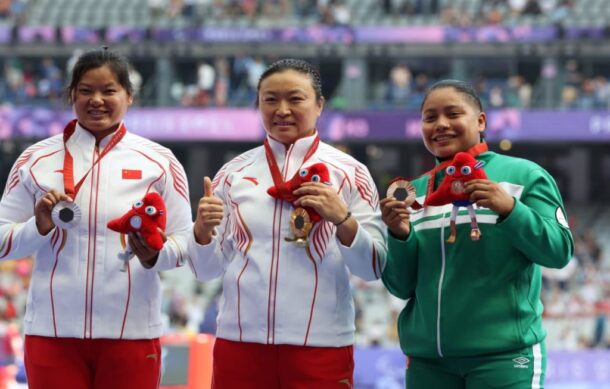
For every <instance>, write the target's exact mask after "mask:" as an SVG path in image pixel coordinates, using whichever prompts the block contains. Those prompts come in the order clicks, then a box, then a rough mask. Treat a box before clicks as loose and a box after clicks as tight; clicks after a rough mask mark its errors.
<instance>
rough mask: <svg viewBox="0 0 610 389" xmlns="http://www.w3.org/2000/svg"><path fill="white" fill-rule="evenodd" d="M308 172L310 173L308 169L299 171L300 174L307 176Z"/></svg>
mask: <svg viewBox="0 0 610 389" xmlns="http://www.w3.org/2000/svg"><path fill="white" fill-rule="evenodd" d="M307 173H309V172H308V171H307V169H301V170H300V171H299V176H301V177H305V176H306V175H307Z"/></svg>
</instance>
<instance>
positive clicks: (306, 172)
mask: <svg viewBox="0 0 610 389" xmlns="http://www.w3.org/2000/svg"><path fill="white" fill-rule="evenodd" d="M304 182H321V183H323V184H326V185H330V174H329V172H328V168H327V167H326V165H325V164H323V163H321V162H318V163H314V164H313V165H311V166H308V167H304V168H301V169H300V170H299V171H298V172H297V173H296V174H295V175H294V176H293V177H292V178H291V179H290V180H288V181H286V182H283V183H282V184H280V185H278V186H275V185H274V186H272V187H270V188H269V189H267V193H269V194H270V195H271V197H274V198H276V199H282V200H285V201H288V202H290V203H294V202H295V201H296V200H297V198H298V197H297V196H295V195H294V194H293V193H292V192H293V191H295V190H296V189H297V188H299V187H300V186H301V184H302V183H304ZM305 211H307V214H308V215H309V218H310V219H311V221H312V223H315V222H317V221H319V220H320V219H322V217H321V216H320V215H319V214H318V213H317V212H316V211H315V210H314V209H313V208H311V207H305Z"/></svg>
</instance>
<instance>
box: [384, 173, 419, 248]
mask: <svg viewBox="0 0 610 389" xmlns="http://www.w3.org/2000/svg"><path fill="white" fill-rule="evenodd" d="M414 202H415V188H414V187H413V185H412V184H411V183H410V182H409V181H407V180H404V179H397V180H394V181H393V182H392V184H391V185H390V187H389V188H388V193H387V197H386V198H385V199H383V200H381V201H380V203H379V205H380V206H381V219H382V220H383V222H384V223H385V224H386V225H387V226H388V229H389V230H390V231H391V232H392V235H394V236H395V237H397V238H399V239H402V240H405V239H407V237H408V236H409V233H410V232H411V224H410V222H409V221H410V215H411V212H410V211H409V206H411V205H412V204H413V203H414Z"/></svg>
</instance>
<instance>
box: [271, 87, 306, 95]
mask: <svg viewBox="0 0 610 389" xmlns="http://www.w3.org/2000/svg"><path fill="white" fill-rule="evenodd" d="M262 93H270V94H278V93H280V92H278V91H276V90H273V89H271V90H263V91H262ZM294 93H306V92H305V90H304V89H301V88H295V89H290V90H288V91H286V94H294Z"/></svg>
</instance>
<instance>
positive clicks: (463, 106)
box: [422, 86, 487, 159]
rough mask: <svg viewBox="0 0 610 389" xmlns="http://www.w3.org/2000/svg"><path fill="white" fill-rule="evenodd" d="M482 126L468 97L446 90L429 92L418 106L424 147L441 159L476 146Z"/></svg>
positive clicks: (481, 114) (480, 115) (481, 116)
mask: <svg viewBox="0 0 610 389" xmlns="http://www.w3.org/2000/svg"><path fill="white" fill-rule="evenodd" d="M486 123H487V118H486V116H485V113H484V112H481V111H480V110H479V108H478V107H477V106H476V104H475V103H474V101H473V100H472V99H471V98H470V96H468V95H466V94H465V93H463V92H460V91H458V90H456V89H455V88H453V87H450V86H447V87H441V88H438V89H434V90H432V91H431V92H430V93H429V94H428V96H427V98H426V100H425V101H424V104H423V106H422V137H423V140H424V145H425V146H426V148H427V149H428V151H430V152H431V153H432V154H433V155H435V156H436V157H438V158H441V159H447V158H451V157H453V156H454V155H455V154H456V153H458V152H460V151H466V150H468V149H469V148H471V147H472V146H474V145H476V144H477V143H479V142H480V141H481V133H482V132H483V131H484V130H485V126H486Z"/></svg>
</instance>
